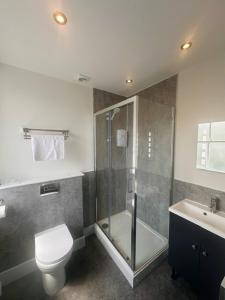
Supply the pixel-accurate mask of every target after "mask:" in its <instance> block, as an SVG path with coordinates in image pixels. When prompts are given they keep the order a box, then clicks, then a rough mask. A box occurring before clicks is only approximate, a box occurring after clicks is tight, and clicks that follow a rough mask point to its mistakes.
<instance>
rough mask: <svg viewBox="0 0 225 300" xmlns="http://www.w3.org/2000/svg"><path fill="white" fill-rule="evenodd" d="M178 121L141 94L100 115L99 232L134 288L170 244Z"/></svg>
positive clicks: (97, 126)
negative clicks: (171, 196) (175, 127)
mask: <svg viewBox="0 0 225 300" xmlns="http://www.w3.org/2000/svg"><path fill="white" fill-rule="evenodd" d="M173 120H174V118H173V108H171V107H169V106H167V105H163V104H159V103H153V102H150V101H147V102H146V100H145V99H138V97H137V96H135V97H132V98H130V99H127V100H125V101H122V102H120V103H118V104H116V105H114V106H111V107H109V108H107V109H104V110H101V111H99V112H97V113H95V171H96V192H97V199H96V219H97V225H96V231H97V235H98V237H100V240H101V241H102V242H103V245H104V246H105V247H106V249H107V250H108V252H109V253H110V255H111V256H112V257H113V259H114V261H115V262H116V263H117V265H118V266H119V267H120V269H121V270H122V272H123V273H124V275H125V276H126V277H127V279H128V281H129V282H130V284H131V285H132V286H133V285H134V284H135V283H136V282H138V281H139V280H140V279H141V278H142V277H143V276H144V275H145V274H146V273H147V270H150V269H151V268H152V267H153V265H154V264H155V263H156V262H158V261H159V260H161V259H162V258H163V257H165V255H166V251H167V247H168V241H167V237H168V207H169V204H170V194H171V187H172V185H171V179H172V153H173ZM98 233H99V234H98ZM104 241H105V242H106V244H104V243H105V242H104ZM113 249H114V250H113ZM111 251H112V252H111ZM113 251H114V252H113ZM113 253H114V254H113ZM115 256H116V258H115ZM121 263H122V265H123V266H121V265H120V264H121ZM128 277H129V278H128Z"/></svg>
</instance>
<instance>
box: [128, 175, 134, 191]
mask: <svg viewBox="0 0 225 300" xmlns="http://www.w3.org/2000/svg"><path fill="white" fill-rule="evenodd" d="M128 193H133V177H132V175H129V178H128Z"/></svg>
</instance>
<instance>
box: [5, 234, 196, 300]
mask: <svg viewBox="0 0 225 300" xmlns="http://www.w3.org/2000/svg"><path fill="white" fill-rule="evenodd" d="M170 272H171V271H170V268H169V266H168V264H167V263H166V262H164V263H162V264H161V265H160V266H159V267H157V268H156V269H155V270H154V271H153V272H152V273H151V274H150V275H149V276H148V277H147V278H146V279H145V280H143V281H142V282H141V283H140V284H139V285H138V286H137V287H136V288H135V289H132V288H131V287H130V286H129V284H128V283H127V281H126V279H125V278H124V277H123V275H122V274H121V272H120V271H119V270H118V268H117V266H116V265H115V264H114V262H113V261H112V260H111V258H110V257H109V256H108V254H107V253H106V251H105V249H104V248H103V247H102V245H101V244H100V243H99V241H98V240H97V238H96V237H95V236H91V237H89V238H88V239H87V246H86V248H85V249H83V250H81V251H79V252H78V253H76V254H75V255H74V256H73V258H72V260H71V262H70V265H69V268H68V270H67V273H68V279H69V280H68V283H67V284H66V286H65V287H64V288H63V289H62V290H61V291H60V292H59V293H58V294H57V295H56V296H54V297H53V298H52V299H51V300H122V299H124V300H132V299H136V300H142V299H143V300H145V299H146V300H164V299H165V300H170V299H178V300H186V299H189V300H191V299H193V300H194V299H197V297H196V296H195V294H194V293H193V292H192V290H191V289H190V287H189V286H188V285H187V284H186V282H184V281H183V280H181V279H178V280H176V281H173V280H171V278H170ZM47 299H50V298H49V297H47V296H45V294H44V291H43V289H42V285H41V276H40V273H39V272H35V273H33V274H32V275H29V276H27V277H24V278H23V279H20V280H18V281H17V282H14V283H12V284H10V285H8V286H6V287H5V288H4V289H3V296H2V298H1V300H47Z"/></svg>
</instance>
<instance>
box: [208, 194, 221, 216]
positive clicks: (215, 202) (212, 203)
mask: <svg viewBox="0 0 225 300" xmlns="http://www.w3.org/2000/svg"><path fill="white" fill-rule="evenodd" d="M219 200H220V199H219V198H218V197H216V196H215V197H212V198H211V201H210V206H209V208H210V210H211V212H212V213H213V214H214V213H215V212H216V211H217V205H218V201H219Z"/></svg>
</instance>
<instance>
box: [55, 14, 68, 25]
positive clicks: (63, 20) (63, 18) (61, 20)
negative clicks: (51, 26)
mask: <svg viewBox="0 0 225 300" xmlns="http://www.w3.org/2000/svg"><path fill="white" fill-rule="evenodd" d="M53 18H54V20H55V21H56V23H58V24H60V25H65V24H66V23H67V17H66V16H65V15H64V13H62V12H60V11H56V12H54V14H53Z"/></svg>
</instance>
